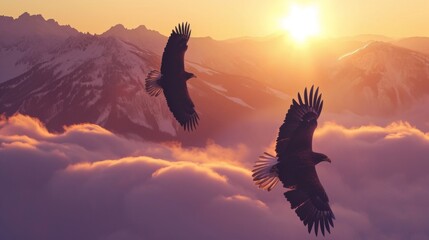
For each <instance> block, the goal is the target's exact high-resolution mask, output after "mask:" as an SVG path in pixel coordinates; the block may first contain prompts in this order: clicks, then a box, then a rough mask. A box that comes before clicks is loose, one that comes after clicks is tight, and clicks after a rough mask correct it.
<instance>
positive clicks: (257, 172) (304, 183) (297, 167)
mask: <svg viewBox="0 0 429 240" xmlns="http://www.w3.org/2000/svg"><path fill="white" fill-rule="evenodd" d="M313 90H314V88H313V86H312V87H311V90H310V94H309V95H308V94H307V88H305V90H304V101H303V100H302V98H301V95H300V94H299V93H298V102H297V101H296V100H295V99H293V100H292V105H291V106H290V108H289V111H288V112H287V114H286V118H285V120H284V123H283V124H282V126H281V127H280V129H279V134H278V137H277V144H276V152H277V156H276V157H275V156H273V155H271V154H269V153H264V155H262V156H260V158H259V160H258V161H257V162H256V163H255V166H254V168H253V170H252V171H253V175H252V176H253V181H254V182H255V184H256V185H257V186H258V187H259V188H262V189H264V190H268V191H270V190H271V189H273V187H275V185H276V184H277V183H278V182H279V181H281V182H282V183H283V186H284V187H285V188H288V189H290V190H289V191H287V192H285V193H284V196H285V197H286V199H287V200H288V201H289V202H290V204H291V208H292V209H295V212H296V214H297V215H298V217H299V218H300V219H301V221H303V223H304V225H307V226H308V232H309V233H310V232H311V229H312V228H313V226H314V232H315V233H316V236H317V233H318V229H319V227H320V230H321V232H322V234H323V235H325V229H326V230H327V231H328V232H329V233H330V232H331V231H330V226H331V227H334V223H333V219H335V216H334V214H333V212H332V210H331V208H330V207H329V199H328V196H327V195H326V192H325V190H324V189H323V187H322V184H321V183H320V181H319V178H318V176H317V172H316V168H315V166H316V164H318V163H320V162H323V161H327V162H331V160H330V159H329V158H328V157H327V156H326V155H324V154H322V153H317V152H313V149H312V139H313V133H314V130H315V129H316V127H317V119H318V118H319V116H320V113H321V112H322V107H323V101H322V94H320V95H319V88H317V89H316V92H315V93H314V92H313ZM313 93H314V94H313Z"/></svg>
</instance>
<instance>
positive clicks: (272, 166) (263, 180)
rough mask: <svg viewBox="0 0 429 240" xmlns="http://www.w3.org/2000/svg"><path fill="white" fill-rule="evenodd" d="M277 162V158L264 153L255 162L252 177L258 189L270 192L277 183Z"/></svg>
mask: <svg viewBox="0 0 429 240" xmlns="http://www.w3.org/2000/svg"><path fill="white" fill-rule="evenodd" d="M277 160H278V158H277V157H275V156H273V155H271V154H269V153H266V152H264V154H263V155H262V156H260V157H259V160H258V161H256V163H255V166H254V167H253V170H252V172H253V175H252V177H253V181H254V182H255V184H256V185H257V186H258V187H259V188H261V189H263V190H267V191H271V189H273V188H274V187H275V186H276V185H277V183H278V182H279V178H278V168H277V163H278V161H277Z"/></svg>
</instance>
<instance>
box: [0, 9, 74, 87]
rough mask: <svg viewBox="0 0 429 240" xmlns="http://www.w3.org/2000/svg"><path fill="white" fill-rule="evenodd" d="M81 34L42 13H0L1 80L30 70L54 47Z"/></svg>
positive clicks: (3, 80)
mask: <svg viewBox="0 0 429 240" xmlns="http://www.w3.org/2000/svg"><path fill="white" fill-rule="evenodd" d="M78 34H80V33H79V32H78V31H77V30H75V29H73V28H71V27H70V26H60V25H59V24H58V23H57V22H55V21H54V20H52V19H50V20H45V19H44V18H43V17H42V16H41V15H32V16H31V15H29V14H28V13H24V14H22V15H21V16H20V17H19V18H17V19H14V18H12V17H5V16H0V69H1V71H0V83H1V82H5V81H7V80H9V79H12V78H14V77H17V76H19V75H21V74H23V73H24V72H26V71H28V70H29V69H30V68H31V67H32V66H34V64H36V63H38V62H40V61H43V59H44V58H45V56H46V52H48V51H49V49H51V48H52V47H53V46H57V45H59V44H61V43H62V41H64V40H65V39H66V38H68V37H70V36H77V35H78Z"/></svg>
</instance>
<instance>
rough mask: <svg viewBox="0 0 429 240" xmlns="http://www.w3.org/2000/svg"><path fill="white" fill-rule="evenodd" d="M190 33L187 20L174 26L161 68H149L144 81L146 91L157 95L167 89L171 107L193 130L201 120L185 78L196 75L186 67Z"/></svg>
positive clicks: (165, 91) (166, 97)
mask: <svg viewBox="0 0 429 240" xmlns="http://www.w3.org/2000/svg"><path fill="white" fill-rule="evenodd" d="M190 36H191V29H190V25H189V24H188V23H182V24H179V25H178V26H176V27H175V28H174V29H173V31H172V32H171V34H170V37H169V38H168V41H167V45H166V46H165V48H164V53H163V55H162V63H161V72H159V71H158V70H152V71H151V72H149V74H148V75H147V77H146V84H145V88H146V91H147V92H148V93H149V95H151V96H155V97H156V96H158V95H159V94H160V93H161V92H164V96H165V99H166V100H167V104H168V107H169V108H170V111H171V112H172V113H173V115H174V117H175V118H176V120H177V121H178V122H179V123H180V125H181V126H182V127H183V128H184V129H185V130H187V131H192V130H194V129H195V128H196V126H197V125H198V120H199V117H198V114H197V112H195V109H194V107H195V106H194V103H193V102H192V100H191V97H190V96H189V93H188V88H187V85H186V81H188V80H189V79H191V78H193V77H196V76H195V75H194V74H193V73H189V72H186V71H185V63H184V62H185V61H184V58H185V52H186V50H187V49H188V45H187V43H188V40H189V37H190Z"/></svg>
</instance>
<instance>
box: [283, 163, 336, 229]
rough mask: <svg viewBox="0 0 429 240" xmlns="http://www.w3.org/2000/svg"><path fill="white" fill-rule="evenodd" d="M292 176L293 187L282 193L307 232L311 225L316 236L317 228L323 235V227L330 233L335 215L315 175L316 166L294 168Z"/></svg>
mask: <svg viewBox="0 0 429 240" xmlns="http://www.w3.org/2000/svg"><path fill="white" fill-rule="evenodd" d="M294 176H295V178H296V183H297V184H296V185H295V186H294V187H295V188H294V189H292V190H290V191H287V192H285V193H284V196H285V197H286V199H287V200H288V201H289V202H290V204H291V208H292V209H295V212H296V214H297V215H298V217H299V218H300V219H301V221H302V222H303V223H304V225H305V226H307V227H308V232H309V233H310V232H311V229H312V228H313V227H314V232H315V234H316V236H317V233H318V230H319V228H320V230H321V232H322V234H323V235H325V229H326V230H327V231H328V232H329V233H331V230H330V226H331V227H334V222H333V219H335V216H334V213H333V212H332V210H331V207H330V206H329V199H328V196H327V194H326V192H325V190H324V189H323V186H322V184H321V183H320V180H319V177H318V176H317V172H316V168H315V167H314V166H302V167H299V168H296V169H295V174H294ZM281 177H282V176H280V178H281Z"/></svg>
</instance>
